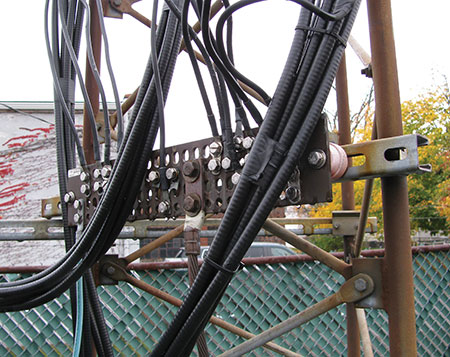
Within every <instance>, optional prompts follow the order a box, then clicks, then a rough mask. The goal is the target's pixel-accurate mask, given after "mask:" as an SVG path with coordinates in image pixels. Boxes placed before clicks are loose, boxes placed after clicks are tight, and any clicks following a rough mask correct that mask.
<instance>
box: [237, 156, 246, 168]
mask: <svg viewBox="0 0 450 357" xmlns="http://www.w3.org/2000/svg"><path fill="white" fill-rule="evenodd" d="M245 161H246V158H245V157H243V158H242V159H240V160H239V165H241V167H243V166H244V165H245Z"/></svg>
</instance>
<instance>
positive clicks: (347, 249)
mask: <svg viewBox="0 0 450 357" xmlns="http://www.w3.org/2000/svg"><path fill="white" fill-rule="evenodd" d="M336 96H337V110H338V123H339V145H346V144H351V142H352V138H351V130H350V106H349V103H348V85H347V65H346V61H345V53H344V54H343V55H342V60H341V63H340V64H339V69H338V71H337V74H336ZM348 166H352V159H351V158H348ZM341 194H342V209H343V210H354V209H355V193H354V189H353V181H346V182H342V183H341ZM354 240H355V237H354V236H344V255H345V257H346V261H347V262H351V255H352V250H353V244H354ZM346 312H347V351H348V353H347V354H348V356H354V357H359V356H360V355H361V349H360V344H359V340H360V338H359V328H358V319H357V317H356V310H355V305H354V304H352V303H349V304H347V305H346Z"/></svg>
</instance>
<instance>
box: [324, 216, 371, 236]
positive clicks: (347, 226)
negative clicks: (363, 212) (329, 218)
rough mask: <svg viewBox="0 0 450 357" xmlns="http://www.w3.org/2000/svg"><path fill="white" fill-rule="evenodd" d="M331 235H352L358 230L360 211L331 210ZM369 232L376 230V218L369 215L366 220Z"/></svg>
mask: <svg viewBox="0 0 450 357" xmlns="http://www.w3.org/2000/svg"><path fill="white" fill-rule="evenodd" d="M332 215H333V235H335V236H352V235H355V234H356V232H357V231H358V225H359V216H360V211H349V210H347V211H333V212H332ZM367 224H368V225H369V226H370V228H371V229H370V232H371V233H375V232H376V231H377V218H376V217H370V218H369V219H368V221H367Z"/></svg>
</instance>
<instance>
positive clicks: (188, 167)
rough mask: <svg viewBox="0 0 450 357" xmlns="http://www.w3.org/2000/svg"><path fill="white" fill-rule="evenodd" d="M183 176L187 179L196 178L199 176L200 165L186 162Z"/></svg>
mask: <svg viewBox="0 0 450 357" xmlns="http://www.w3.org/2000/svg"><path fill="white" fill-rule="evenodd" d="M183 174H184V175H185V176H187V177H195V176H197V175H198V164H197V163H196V162H193V161H186V162H185V163H184V164H183Z"/></svg>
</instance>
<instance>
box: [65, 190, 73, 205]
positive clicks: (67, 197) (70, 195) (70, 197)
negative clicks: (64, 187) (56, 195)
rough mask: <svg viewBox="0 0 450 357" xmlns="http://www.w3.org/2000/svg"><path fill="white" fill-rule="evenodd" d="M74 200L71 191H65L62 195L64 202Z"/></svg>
mask: <svg viewBox="0 0 450 357" xmlns="http://www.w3.org/2000/svg"><path fill="white" fill-rule="evenodd" d="M74 200H75V194H74V193H73V192H72V191H70V192H67V193H66V194H65V195H64V202H65V203H72V202H73V201H74Z"/></svg>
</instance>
